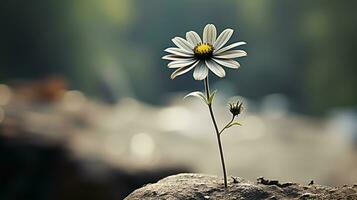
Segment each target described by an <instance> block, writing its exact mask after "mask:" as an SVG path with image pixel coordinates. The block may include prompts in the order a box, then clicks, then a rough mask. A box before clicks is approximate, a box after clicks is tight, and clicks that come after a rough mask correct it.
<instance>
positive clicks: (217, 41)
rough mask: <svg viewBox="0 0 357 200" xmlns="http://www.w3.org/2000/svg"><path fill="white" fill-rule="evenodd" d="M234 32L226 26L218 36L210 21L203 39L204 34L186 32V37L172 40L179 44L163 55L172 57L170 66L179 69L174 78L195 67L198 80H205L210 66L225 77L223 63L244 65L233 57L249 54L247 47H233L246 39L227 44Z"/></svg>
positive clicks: (215, 72)
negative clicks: (243, 48) (241, 48)
mask: <svg viewBox="0 0 357 200" xmlns="http://www.w3.org/2000/svg"><path fill="white" fill-rule="evenodd" d="M232 34H233V30H232V29H225V30H224V31H223V32H222V33H221V34H220V35H219V36H218V38H217V30H216V27H215V26H214V25H213V24H207V25H206V26H205V28H204V30H203V41H202V40H201V38H200V36H199V35H198V34H197V33H196V32H194V31H189V32H187V33H186V40H185V39H183V38H181V37H175V38H173V39H172V42H173V43H174V44H175V45H176V46H177V47H178V48H177V47H171V48H167V49H165V51H166V52H168V53H171V54H170V55H166V56H164V57H162V59H166V60H170V61H171V62H170V63H169V64H168V65H167V66H168V67H169V68H177V69H176V70H175V71H174V72H173V73H172V74H171V79H174V78H176V77H177V76H180V75H182V74H184V73H186V72H188V71H190V70H191V69H194V71H193V77H194V79H195V80H203V79H205V78H206V77H207V75H208V69H209V70H211V71H212V72H213V73H214V74H216V75H217V76H219V77H224V76H225V75H226V72H225V71H224V69H223V68H222V67H221V66H224V67H228V68H232V69H238V68H239V66H240V64H239V63H238V62H237V61H235V60H233V59H234V58H239V57H243V56H246V55H247V53H246V52H245V51H243V50H232V49H233V48H235V47H238V46H240V45H244V44H246V43H245V42H236V43H233V44H230V45H228V46H225V47H223V46H224V45H225V44H226V43H227V42H228V40H229V39H230V37H231V36H232Z"/></svg>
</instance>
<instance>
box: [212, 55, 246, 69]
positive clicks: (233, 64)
mask: <svg viewBox="0 0 357 200" xmlns="http://www.w3.org/2000/svg"><path fill="white" fill-rule="evenodd" d="M212 60H213V61H215V62H216V63H218V64H220V65H223V66H225V67H229V68H233V69H238V68H239V67H240V64H239V62H237V61H235V60H231V59H229V60H226V59H224V60H222V59H214V58H212Z"/></svg>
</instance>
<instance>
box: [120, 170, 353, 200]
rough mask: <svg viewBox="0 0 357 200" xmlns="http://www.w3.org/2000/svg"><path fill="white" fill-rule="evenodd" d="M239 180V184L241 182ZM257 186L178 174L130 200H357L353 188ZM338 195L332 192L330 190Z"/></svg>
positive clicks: (271, 183)
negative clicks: (224, 183) (224, 182)
mask: <svg viewBox="0 0 357 200" xmlns="http://www.w3.org/2000/svg"><path fill="white" fill-rule="evenodd" d="M237 180H239V181H237ZM258 180H259V181H258V182H257V183H254V182H251V181H248V180H245V179H243V178H239V177H234V178H232V179H229V182H228V188H224V185H223V179H222V178H219V177H216V176H210V175H204V174H188V173H185V174H178V175H173V176H169V177H167V178H164V179H162V180H160V181H159V182H157V183H154V184H148V185H146V186H144V187H142V188H140V189H137V190H135V191H134V192H133V193H131V194H130V195H129V196H128V197H126V198H125V199H126V200H137V199H147V200H154V199H155V200H156V199H158V200H160V199H162V200H164V199H170V200H180V199H182V200H183V199H185V200H186V199H202V200H204V199H222V200H225V199H232V200H233V199H252V200H253V199H256V200H259V199H357V188H356V187H353V186H344V187H327V186H320V185H317V184H314V185H311V186H306V185H300V184H297V183H290V182H289V183H279V181H277V180H273V181H270V180H266V179H264V178H263V177H260V178H259V179H258ZM331 190H333V191H334V192H333V193H331V192H330V191H331Z"/></svg>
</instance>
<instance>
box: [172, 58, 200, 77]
mask: <svg viewBox="0 0 357 200" xmlns="http://www.w3.org/2000/svg"><path fill="white" fill-rule="evenodd" d="M199 62H200V61H196V62H195V63H194V64H193V65H189V66H186V67H181V68H178V69H177V70H176V71H174V72H173V73H172V74H171V79H174V78H176V77H177V76H180V75H182V74H184V73H186V72H188V71H190V70H191V69H193V68H194V67H195V66H196V65H197V64H198V63H199Z"/></svg>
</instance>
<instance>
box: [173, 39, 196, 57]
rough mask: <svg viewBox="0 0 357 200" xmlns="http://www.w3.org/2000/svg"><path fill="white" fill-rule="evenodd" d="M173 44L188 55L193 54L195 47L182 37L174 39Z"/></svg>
mask: <svg viewBox="0 0 357 200" xmlns="http://www.w3.org/2000/svg"><path fill="white" fill-rule="evenodd" d="M172 42H173V43H175V45H176V46H177V47H179V48H181V49H183V50H184V51H186V52H187V53H190V52H192V49H193V48H194V46H193V45H192V44H191V43H189V42H187V41H186V40H185V39H183V38H180V37H175V38H173V39H172Z"/></svg>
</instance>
